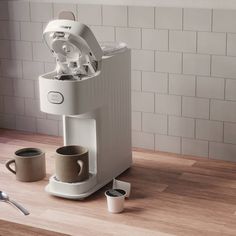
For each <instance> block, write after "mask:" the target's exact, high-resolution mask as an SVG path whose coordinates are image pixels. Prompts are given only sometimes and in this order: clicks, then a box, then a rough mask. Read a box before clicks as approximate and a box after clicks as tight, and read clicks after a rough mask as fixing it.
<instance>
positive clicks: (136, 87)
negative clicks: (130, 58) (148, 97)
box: [131, 70, 142, 91]
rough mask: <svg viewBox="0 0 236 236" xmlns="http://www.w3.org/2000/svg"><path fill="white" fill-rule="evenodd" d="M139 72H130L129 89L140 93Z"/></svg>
mask: <svg viewBox="0 0 236 236" xmlns="http://www.w3.org/2000/svg"><path fill="white" fill-rule="evenodd" d="M141 86H142V82H141V71H136V70H133V71H131V89H132V90H133V91H141Z"/></svg>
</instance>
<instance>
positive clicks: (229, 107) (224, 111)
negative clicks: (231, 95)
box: [210, 100, 236, 122]
mask: <svg viewBox="0 0 236 236" xmlns="http://www.w3.org/2000/svg"><path fill="white" fill-rule="evenodd" d="M210 107H211V108H210V110H211V113H210V119H211V120H219V121H229V122H236V112H235V111H236V102H230V101H221V100H211V106H210Z"/></svg>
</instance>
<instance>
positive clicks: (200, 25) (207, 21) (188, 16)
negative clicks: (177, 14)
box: [184, 8, 212, 31]
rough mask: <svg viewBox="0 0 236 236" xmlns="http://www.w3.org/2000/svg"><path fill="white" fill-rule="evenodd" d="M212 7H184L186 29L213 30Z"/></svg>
mask: <svg viewBox="0 0 236 236" xmlns="http://www.w3.org/2000/svg"><path fill="white" fill-rule="evenodd" d="M211 13H212V10H211V9H197V8H185V9H184V30H193V31H211V18H212V14H211Z"/></svg>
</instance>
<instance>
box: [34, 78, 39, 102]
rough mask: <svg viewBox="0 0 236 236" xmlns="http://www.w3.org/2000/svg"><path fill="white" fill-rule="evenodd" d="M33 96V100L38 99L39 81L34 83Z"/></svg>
mask: <svg viewBox="0 0 236 236" xmlns="http://www.w3.org/2000/svg"><path fill="white" fill-rule="evenodd" d="M34 94H35V98H36V99H39V80H35V81H34Z"/></svg>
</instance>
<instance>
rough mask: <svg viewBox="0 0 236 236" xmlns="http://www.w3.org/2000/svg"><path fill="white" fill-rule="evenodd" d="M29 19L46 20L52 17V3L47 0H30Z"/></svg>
mask: <svg viewBox="0 0 236 236" xmlns="http://www.w3.org/2000/svg"><path fill="white" fill-rule="evenodd" d="M30 15H31V21H36V22H48V21H50V20H52V19H53V5H52V3H47V2H30Z"/></svg>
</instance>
